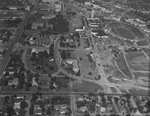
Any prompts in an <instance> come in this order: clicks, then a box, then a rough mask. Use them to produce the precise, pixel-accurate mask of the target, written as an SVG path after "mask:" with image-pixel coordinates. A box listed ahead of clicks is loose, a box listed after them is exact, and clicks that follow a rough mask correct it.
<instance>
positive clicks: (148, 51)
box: [142, 48, 150, 58]
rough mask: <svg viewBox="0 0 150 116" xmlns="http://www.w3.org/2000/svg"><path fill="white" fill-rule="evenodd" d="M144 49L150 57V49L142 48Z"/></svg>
mask: <svg viewBox="0 0 150 116" xmlns="http://www.w3.org/2000/svg"><path fill="white" fill-rule="evenodd" d="M142 50H143V51H144V53H145V54H146V55H147V56H148V57H149V58H150V49H147V48H142Z"/></svg>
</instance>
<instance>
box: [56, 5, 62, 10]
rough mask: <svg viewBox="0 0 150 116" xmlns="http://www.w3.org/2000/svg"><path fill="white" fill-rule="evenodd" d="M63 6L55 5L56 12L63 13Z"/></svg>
mask: <svg viewBox="0 0 150 116" xmlns="http://www.w3.org/2000/svg"><path fill="white" fill-rule="evenodd" d="M61 9H62V8H61V4H55V11H56V12H60V11H61Z"/></svg>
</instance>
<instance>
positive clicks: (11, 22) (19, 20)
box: [3, 18, 22, 27]
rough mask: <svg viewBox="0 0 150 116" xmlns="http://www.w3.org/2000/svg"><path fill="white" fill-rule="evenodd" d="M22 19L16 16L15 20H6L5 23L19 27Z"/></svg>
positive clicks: (8, 25)
mask: <svg viewBox="0 0 150 116" xmlns="http://www.w3.org/2000/svg"><path fill="white" fill-rule="evenodd" d="M21 21H22V19H21V18H16V19H13V20H4V21H3V23H4V24H6V25H7V27H12V26H15V27H17V26H18V25H20V23H21Z"/></svg>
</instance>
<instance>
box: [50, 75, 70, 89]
mask: <svg viewBox="0 0 150 116" xmlns="http://www.w3.org/2000/svg"><path fill="white" fill-rule="evenodd" d="M68 83H69V78H68V77H61V78H60V77H51V81H50V87H49V88H50V89H51V90H54V89H61V88H67V87H68ZM54 84H55V85H56V86H57V87H55V86H54Z"/></svg>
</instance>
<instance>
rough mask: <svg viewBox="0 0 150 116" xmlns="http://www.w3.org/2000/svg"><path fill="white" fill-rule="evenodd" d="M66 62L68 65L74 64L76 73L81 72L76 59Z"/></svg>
mask: <svg viewBox="0 0 150 116" xmlns="http://www.w3.org/2000/svg"><path fill="white" fill-rule="evenodd" d="M66 62H67V63H68V64H72V65H73V71H74V72H78V71H79V65H78V61H77V60H76V59H67V60H66Z"/></svg>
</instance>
